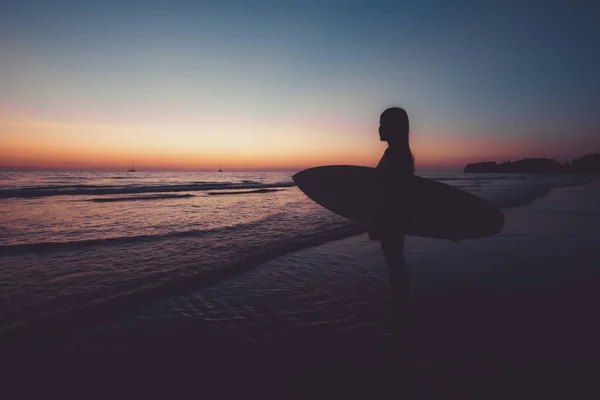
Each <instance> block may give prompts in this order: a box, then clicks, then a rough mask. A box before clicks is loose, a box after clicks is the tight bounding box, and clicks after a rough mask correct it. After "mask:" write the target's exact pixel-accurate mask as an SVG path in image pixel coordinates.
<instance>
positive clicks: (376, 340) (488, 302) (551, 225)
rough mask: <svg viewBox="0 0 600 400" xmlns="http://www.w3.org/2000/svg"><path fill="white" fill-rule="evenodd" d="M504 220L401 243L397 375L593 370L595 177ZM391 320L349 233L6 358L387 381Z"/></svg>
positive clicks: (599, 209)
mask: <svg viewBox="0 0 600 400" xmlns="http://www.w3.org/2000/svg"><path fill="white" fill-rule="evenodd" d="M505 217H506V220H505V227H504V229H503V231H502V232H501V233H500V234H498V235H496V236H493V237H490V238H485V239H478V240H471V241H465V242H463V243H459V244H457V243H451V242H448V241H440V240H435V239H424V238H417V237H409V238H407V241H406V251H405V253H406V258H407V265H408V266H409V268H410V271H411V281H412V285H413V286H412V287H413V293H412V298H411V303H412V304H411V306H412V309H411V333H410V343H411V354H412V357H414V359H413V360H414V363H413V366H412V367H411V371H413V372H411V373H412V374H413V375H407V376H411V377H415V379H416V380H417V381H418V382H419V385H421V384H423V385H429V386H431V385H436V384H439V383H449V384H450V383H451V384H458V385H469V384H472V383H473V382H488V383H490V382H492V383H494V384H496V383H497V384H499V385H503V384H505V383H506V380H507V379H508V380H513V381H514V380H515V379H521V380H525V381H527V382H531V381H532V380H535V379H550V378H554V377H560V378H561V379H565V378H566V377H567V376H569V377H570V378H573V377H574V376H575V375H576V376H577V377H579V379H580V380H585V379H587V376H588V375H589V374H590V371H592V367H593V366H594V365H597V364H598V361H597V360H599V359H600V353H599V352H598V346H597V345H596V341H597V337H598V336H600V329H599V328H598V327H596V323H595V318H593V315H595V314H596V310H595V308H596V307H595V305H596V304H598V303H599V302H600V294H598V293H597V287H598V286H599V285H600V271H599V270H598V268H597V265H596V264H597V262H596V260H597V255H596V250H595V248H596V246H597V243H598V242H599V240H600V227H598V225H597V223H596V221H598V220H599V218H600V181H595V182H592V183H590V184H587V185H580V186H574V187H566V188H558V189H555V190H552V192H551V193H550V194H549V195H548V196H546V197H544V198H542V199H539V200H538V201H536V202H534V203H532V204H529V205H527V206H524V207H519V208H513V209H511V210H507V212H506V213H505ZM389 315H390V308H389V300H388V282H387V271H386V266H385V264H384V260H383V255H382V254H381V250H380V249H379V245H378V243H377V242H371V241H369V240H368V238H367V235H366V234H358V235H354V236H352V237H349V238H345V239H341V240H337V241H333V242H328V243H326V244H322V245H320V246H316V247H311V248H306V249H303V250H300V251H296V252H293V253H289V254H286V255H284V256H281V257H278V258H275V259H273V260H270V261H268V262H266V263H264V264H261V265H260V266H259V267H257V268H255V269H253V270H249V271H245V272H243V273H241V274H238V275H236V276H233V277H230V278H227V279H225V280H223V281H220V282H218V283H216V284H214V285H212V286H210V287H203V288H200V289H196V290H193V291H191V292H188V293H183V294H181V295H178V296H171V297H169V298H165V299H160V300H156V301H154V302H153V303H152V304H149V305H145V306H143V307H139V308H137V309H135V310H133V311H127V312H122V313H120V314H119V316H118V317H116V318H113V320H112V321H111V322H109V323H105V324H96V325H95V326H89V327H88V328H86V329H83V330H82V329H78V330H77V332H72V333H70V334H67V335H57V336H53V337H52V336H51V337H48V338H46V339H45V340H43V341H41V342H37V343H30V344H31V346H28V348H27V351H23V348H20V349H17V348H15V349H13V350H14V352H12V355H14V357H15V358H19V359H23V360H25V359H27V360H30V359H31V358H34V359H35V358H36V357H40V356H44V357H45V356H46V355H49V354H50V355H54V356H59V357H65V356H66V357H69V356H73V357H85V358H86V360H85V361H83V363H84V364H85V363H89V362H91V361H90V360H98V359H100V360H104V361H106V362H107V363H113V362H114V360H126V361H127V360H129V361H131V360H134V359H136V360H137V359H138V358H139V357H141V358H140V359H144V360H146V362H147V363H148V364H147V365H146V367H147V366H149V365H152V366H154V367H158V368H160V365H159V364H157V363H158V362H159V361H161V362H162V361H165V362H168V361H170V362H171V364H169V365H174V364H173V363H175V365H180V367H179V368H183V367H182V366H183V365H185V364H186V362H196V360H201V363H200V364H198V365H197V366H196V368H197V369H198V370H200V371H202V373H203V374H206V375H203V376H204V377H209V376H219V377H223V376H229V377H234V376H235V377H239V376H245V377H250V376H253V377H254V376H259V375H262V374H265V373H269V374H273V375H272V376H280V377H281V378H282V379H284V380H285V379H292V378H295V377H298V376H303V377H307V376H309V377H313V378H315V377H321V378H322V379H325V377H328V376H331V374H332V373H339V374H341V375H342V376H346V377H348V376H361V377H362V379H366V378H367V377H369V379H370V378H373V377H375V378H376V379H379V380H387V379H397V377H396V378H394V377H393V376H390V375H389V374H390V373H392V375H394V374H393V371H396V370H395V369H394V368H393V367H391V366H393V365H394V363H395V360H394V357H393V356H392V355H391V352H390V351H389V348H390V343H391V336H390V333H389V329H390V327H389ZM24 355H26V356H25V357H24ZM100 362H101V363H102V361H100ZM133 362H134V363H135V361H133ZM177 363H181V364H177ZM280 366H285V367H284V368H283V369H282V368H279V367H280ZM173 368H174V369H175V370H178V368H177V367H173ZM586 374H588V375H586ZM205 379H208V378H205ZM204 382H206V380H205V381H204ZM562 382H564V380H563V381H562ZM540 385H548V384H547V383H542V382H541V381H540ZM434 390H437V389H434ZM440 393H442V391H441V389H440Z"/></svg>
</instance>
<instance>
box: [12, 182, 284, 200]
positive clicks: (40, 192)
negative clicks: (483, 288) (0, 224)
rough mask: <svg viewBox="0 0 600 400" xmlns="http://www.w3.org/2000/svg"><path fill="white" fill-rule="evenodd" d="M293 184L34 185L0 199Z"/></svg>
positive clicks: (246, 187)
mask: <svg viewBox="0 0 600 400" xmlns="http://www.w3.org/2000/svg"><path fill="white" fill-rule="evenodd" d="M292 186H295V184H294V183H293V182H276V183H259V182H252V183H231V182H203V183H192V184H177V185H146V186H101V185H59V186H36V187H28V188H21V189H2V190H0V199H9V198H32V197H46V196H77V195H111V194H137V193H170V192H196V191H207V190H227V189H267V188H284V187H292Z"/></svg>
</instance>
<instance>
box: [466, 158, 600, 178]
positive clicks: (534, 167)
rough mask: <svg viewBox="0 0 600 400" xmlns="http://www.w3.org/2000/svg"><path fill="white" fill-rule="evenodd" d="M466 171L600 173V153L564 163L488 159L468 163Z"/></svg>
mask: <svg viewBox="0 0 600 400" xmlns="http://www.w3.org/2000/svg"><path fill="white" fill-rule="evenodd" d="M464 172H480V173H484V172H491V173H497V172H505V173H530V174H534V173H573V174H600V153H592V154H586V155H584V156H582V157H579V158H576V159H574V160H573V161H572V162H566V163H564V164H561V163H559V162H557V161H556V160H553V159H549V158H525V159H522V160H519V161H505V162H503V163H502V164H498V163H495V162H493V161H488V162H481V163H474V164H467V166H466V167H465V170H464Z"/></svg>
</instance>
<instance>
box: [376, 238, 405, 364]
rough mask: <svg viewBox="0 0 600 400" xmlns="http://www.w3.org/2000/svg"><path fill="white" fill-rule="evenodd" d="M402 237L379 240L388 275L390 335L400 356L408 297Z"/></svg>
mask: <svg viewBox="0 0 600 400" xmlns="http://www.w3.org/2000/svg"><path fill="white" fill-rule="evenodd" d="M404 236H405V235H394V236H392V237H385V238H382V240H381V247H382V249H383V254H384V256H385V261H386V264H387V266H388V269H389V273H390V287H391V290H392V333H393V335H394V339H395V340H394V342H395V349H396V351H398V352H399V353H401V354H404V353H405V352H406V348H405V344H406V334H407V323H408V301H409V297H410V284H409V281H408V276H407V275H406V271H405V263H404Z"/></svg>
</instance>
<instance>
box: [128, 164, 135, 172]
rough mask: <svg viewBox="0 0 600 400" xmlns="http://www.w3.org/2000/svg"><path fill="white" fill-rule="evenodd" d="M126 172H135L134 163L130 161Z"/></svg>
mask: <svg viewBox="0 0 600 400" xmlns="http://www.w3.org/2000/svg"><path fill="white" fill-rule="evenodd" d="M127 172H135V164H134V163H131V169H130V170H129V171H127Z"/></svg>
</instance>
